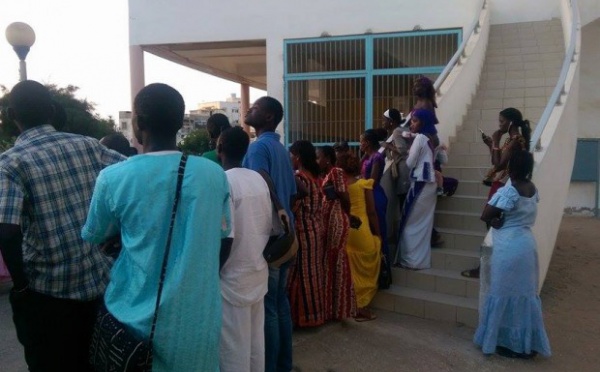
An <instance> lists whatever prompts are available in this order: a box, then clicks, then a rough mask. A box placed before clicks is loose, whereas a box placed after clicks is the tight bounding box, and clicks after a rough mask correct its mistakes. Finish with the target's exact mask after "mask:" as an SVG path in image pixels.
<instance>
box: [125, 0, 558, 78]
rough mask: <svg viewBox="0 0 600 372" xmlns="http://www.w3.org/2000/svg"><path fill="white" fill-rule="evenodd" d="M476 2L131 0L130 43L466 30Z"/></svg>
mask: <svg viewBox="0 0 600 372" xmlns="http://www.w3.org/2000/svg"><path fill="white" fill-rule="evenodd" d="M550 1H556V0H550ZM477 3H478V1H473V0H453V1H447V0H430V1H428V2H427V8H429V9H436V11H435V12H427V11H426V9H424V8H423V7H422V6H415V5H416V2H415V1H412V0H410V1H409V0H402V1H389V0H376V1H371V2H365V1H363V0H328V1H322V0H305V1H289V0H288V1H281V0H262V1H260V2H259V3H254V2H248V1H247V0H229V1H227V6H223V3H222V2H218V1H212V2H208V1H203V2H197V1H195V0H170V1H168V2H165V1H164V0H131V1H129V13H130V44H131V45H144V44H159V43H187V42H211V41H225V40H252V39H275V40H283V39H285V38H300V37H318V36H320V35H321V34H322V33H324V32H326V33H328V34H329V35H350V34H362V33H365V32H374V33H379V32H392V31H402V30H412V29H413V27H414V26H415V25H417V24H418V25H420V26H421V27H422V28H424V29H434V28H445V27H465V26H467V25H469V24H470V22H471V20H472V18H473V14H474V11H475V8H476V6H477ZM367 8H368V9H367ZM367 10H368V11H367ZM198 19H201V20H202V22H201V23H199V22H198ZM307 20H310V21H307ZM232 25H236V27H232ZM269 54H270V53H269ZM280 76H281V75H280Z"/></svg>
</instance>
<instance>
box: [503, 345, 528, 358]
mask: <svg viewBox="0 0 600 372" xmlns="http://www.w3.org/2000/svg"><path fill="white" fill-rule="evenodd" d="M496 354H498V355H500V356H503V357H505V358H512V359H533V358H534V357H535V356H536V355H537V351H532V352H531V353H529V354H525V353H517V352H515V351H512V350H511V349H509V348H507V347H504V346H497V347H496Z"/></svg>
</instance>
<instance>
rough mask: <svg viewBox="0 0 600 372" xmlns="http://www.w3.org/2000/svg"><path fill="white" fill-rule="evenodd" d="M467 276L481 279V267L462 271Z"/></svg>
mask: <svg viewBox="0 0 600 372" xmlns="http://www.w3.org/2000/svg"><path fill="white" fill-rule="evenodd" d="M460 275H462V276H464V277H465V278H472V279H479V267H478V268H476V269H471V270H465V271H462V272H461V273H460Z"/></svg>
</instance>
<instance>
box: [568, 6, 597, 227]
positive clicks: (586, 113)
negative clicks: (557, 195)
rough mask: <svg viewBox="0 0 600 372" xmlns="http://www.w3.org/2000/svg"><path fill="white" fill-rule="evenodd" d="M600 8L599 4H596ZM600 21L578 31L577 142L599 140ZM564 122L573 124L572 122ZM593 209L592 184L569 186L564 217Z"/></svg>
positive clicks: (594, 189)
mask: <svg viewBox="0 0 600 372" xmlns="http://www.w3.org/2000/svg"><path fill="white" fill-rule="evenodd" d="M596 1H597V3H598V4H599V6H600V1H598V0H596ZM598 40H600V19H596V20H595V21H594V22H591V23H588V24H587V25H586V26H584V27H583V28H582V29H581V60H580V76H581V80H580V83H579V112H578V117H577V123H570V125H577V137H578V138H600V89H598V87H600V72H599V70H598V66H600V42H598ZM567 120H568V121H573V119H571V120H569V119H567ZM595 206H596V184H595V183H591V182H590V183H586V182H572V183H571V185H570V187H569V196H568V198H567V201H566V202H565V213H566V214H574V215H581V216H593V215H594V208H595Z"/></svg>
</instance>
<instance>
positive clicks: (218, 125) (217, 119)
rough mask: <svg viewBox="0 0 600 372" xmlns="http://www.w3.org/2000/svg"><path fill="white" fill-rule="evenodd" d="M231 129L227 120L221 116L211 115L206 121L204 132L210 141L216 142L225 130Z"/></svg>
mask: <svg viewBox="0 0 600 372" xmlns="http://www.w3.org/2000/svg"><path fill="white" fill-rule="evenodd" d="M227 128H231V124H229V119H227V116H225V115H223V114H219V113H217V114H212V115H211V116H210V117H209V118H208V120H207V121H206V130H207V131H208V135H209V137H210V139H214V140H216V139H217V138H219V136H220V135H221V132H223V131H224V130H225V129H227Z"/></svg>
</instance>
